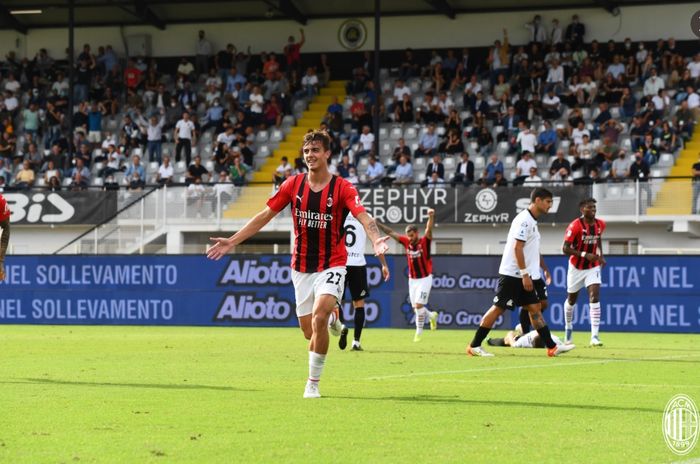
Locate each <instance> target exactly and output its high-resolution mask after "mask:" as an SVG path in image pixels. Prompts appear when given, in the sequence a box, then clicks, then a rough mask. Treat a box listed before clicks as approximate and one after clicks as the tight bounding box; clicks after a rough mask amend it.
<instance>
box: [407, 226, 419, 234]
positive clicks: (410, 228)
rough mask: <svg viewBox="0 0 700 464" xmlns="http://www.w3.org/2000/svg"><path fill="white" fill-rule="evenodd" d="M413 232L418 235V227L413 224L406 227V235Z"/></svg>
mask: <svg viewBox="0 0 700 464" xmlns="http://www.w3.org/2000/svg"><path fill="white" fill-rule="evenodd" d="M411 231H413V232H416V233H417V232H418V227H416V226H415V225H413V224H409V225H407V226H406V233H409V232H411Z"/></svg>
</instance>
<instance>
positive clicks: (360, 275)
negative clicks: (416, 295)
mask: <svg viewBox="0 0 700 464" xmlns="http://www.w3.org/2000/svg"><path fill="white" fill-rule="evenodd" d="M344 227H345V248H346V249H347V251H348V260H347V264H346V266H345V267H346V269H347V274H346V275H345V289H346V290H348V289H349V290H350V298H351V299H352V306H353V308H354V309H355V316H354V323H355V325H354V329H353V341H352V350H353V351H362V346H361V345H360V337H361V336H362V329H363V328H364V326H365V298H367V297H368V296H369V286H368V285H367V261H366V260H365V244H366V242H367V234H366V233H365V229H364V227H362V224H360V222H359V221H358V220H357V219H355V217H354V216H353V215H352V214H348V217H347V218H346V219H345V226H344ZM379 261H380V262H381V263H382V276H383V277H384V281H385V282H386V281H387V280H389V267H388V266H387V264H386V259H385V258H384V256H379ZM344 293H345V292H343V294H344ZM340 313H341V314H342V311H340ZM347 336H348V329H347V327H344V326H343V329H342V332H341V334H340V340H339V341H338V346H339V347H340V349H341V350H344V349H345V347H346V346H347V344H348V339H347Z"/></svg>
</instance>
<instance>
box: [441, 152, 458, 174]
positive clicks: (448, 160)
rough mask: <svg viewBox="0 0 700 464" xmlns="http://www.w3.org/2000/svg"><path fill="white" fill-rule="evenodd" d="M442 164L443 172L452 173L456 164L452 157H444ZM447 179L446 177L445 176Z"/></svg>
mask: <svg viewBox="0 0 700 464" xmlns="http://www.w3.org/2000/svg"><path fill="white" fill-rule="evenodd" d="M442 164H444V165H445V171H454V169H455V167H456V166H457V163H456V162H455V159H454V156H449V155H448V156H446V157H445V159H444V160H443V162H442ZM445 177H447V176H445Z"/></svg>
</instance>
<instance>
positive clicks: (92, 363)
mask: <svg viewBox="0 0 700 464" xmlns="http://www.w3.org/2000/svg"><path fill="white" fill-rule="evenodd" d="M350 333H351V334H352V331H351V332H350ZM576 335H577V336H578V341H582V340H584V341H587V334H585V333H578V334H576ZM471 336H472V332H471V331H449V330H438V331H437V332H428V333H425V334H424V336H423V341H421V342H420V343H413V341H412V338H413V333H412V331H410V330H379V329H371V328H370V329H366V330H365V332H364V334H363V345H364V347H365V349H366V351H365V352H362V353H358V352H351V351H346V352H341V351H339V350H338V348H337V345H336V344H335V342H336V340H337V339H333V338H332V339H331V342H332V343H333V344H332V346H331V350H330V354H329V357H328V359H327V362H326V368H325V371H324V373H323V378H322V380H321V393H322V395H323V396H324V397H323V398H321V399H320V400H304V399H302V393H303V389H304V383H305V381H306V377H307V374H308V370H307V359H308V356H307V352H306V341H305V340H304V339H303V337H302V335H301V332H300V331H298V330H297V329H251V328H185V327H180V328H166V327H159V328H148V327H70V326H60V327H59V326H51V327H49V326H44V327H41V326H3V327H2V328H0V462H3V463H23V462H26V463H43V462H46V463H59V462H66V463H70V462H81V463H86V462H96V463H102V462H115V463H141V462H162V463H171V462H196V463H208V462H221V463H233V462H236V463H253V462H264V463H282V462H285V463H286V462H307V463H346V462H347V463H353V464H358V463H365V462H367V463H377V462H396V463H420V462H430V463H443V462H455V463H478V462H485V463H499V462H509V463H512V462H556V463H567V464H569V463H616V462H620V463H642V462H650V463H651V462H653V463H659V462H673V461H678V460H687V459H692V458H698V457H700V445H699V446H698V447H696V449H695V450H694V451H693V452H691V453H690V454H689V455H687V456H685V457H682V458H681V457H678V456H675V455H674V454H672V453H671V451H670V450H669V449H668V448H667V447H666V444H665V442H664V438H663V435H662V431H661V420H662V415H663V410H664V407H665V405H666V403H667V402H668V400H669V399H670V398H671V397H672V396H673V395H675V394H677V393H685V394H687V395H689V396H691V397H692V398H694V399H695V402H696V403H700V346H698V344H697V342H698V340H699V338H700V336H698V335H650V334H610V333H603V334H602V339H603V341H604V342H605V343H606V346H605V347H604V348H600V349H593V348H588V347H579V348H577V349H576V350H574V351H573V352H571V353H568V354H566V355H565V356H562V357H560V358H554V359H551V358H547V357H546V355H545V352H544V350H514V349H510V348H497V349H493V352H494V353H495V354H496V355H497V356H496V357H495V358H468V357H467V356H466V355H464V347H465V344H466V342H467V340H468V339H470V338H471Z"/></svg>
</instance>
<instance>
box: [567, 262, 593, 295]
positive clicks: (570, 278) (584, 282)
mask: <svg viewBox="0 0 700 464" xmlns="http://www.w3.org/2000/svg"><path fill="white" fill-rule="evenodd" d="M600 283H601V280H600V266H596V267H592V268H590V269H576V268H575V267H574V265H573V264H571V263H569V271H568V272H567V273H566V291H567V292H568V293H578V291H579V290H581V289H582V288H583V287H590V286H591V285H594V284H598V285H600Z"/></svg>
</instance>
